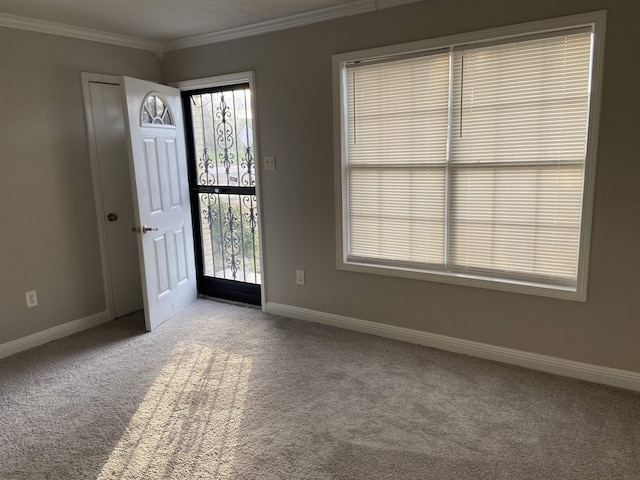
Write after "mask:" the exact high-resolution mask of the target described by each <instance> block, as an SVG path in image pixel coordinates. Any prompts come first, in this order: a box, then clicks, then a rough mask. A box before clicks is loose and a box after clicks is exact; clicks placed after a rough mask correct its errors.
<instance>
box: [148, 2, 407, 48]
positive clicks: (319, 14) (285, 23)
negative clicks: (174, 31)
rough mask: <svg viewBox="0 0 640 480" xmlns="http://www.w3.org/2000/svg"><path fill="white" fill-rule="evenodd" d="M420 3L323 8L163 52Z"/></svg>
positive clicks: (178, 43) (181, 42)
mask: <svg viewBox="0 0 640 480" xmlns="http://www.w3.org/2000/svg"><path fill="white" fill-rule="evenodd" d="M417 1H419V0H357V1H354V2H350V3H346V4H344V5H337V6H335V7H327V8H322V9H319V10H314V11H312V12H306V13H299V14H297V15H290V16H288V17H284V18H278V19H276V20H268V21H266V22H260V23H254V24H252V25H247V26H244V27H236V28H230V29H227V30H222V31H219V32H211V33H203V34H202V35H194V36H190V37H184V38H179V39H177V40H170V41H167V42H164V43H162V44H161V46H160V48H161V50H162V51H163V52H169V51H171V50H179V49H181V48H189V47H197V46H200V45H208V44H210V43H218V42H226V41H229V40H236V39H238V38H245V37H251V36H254V35H261V34H264V33H270V32H277V31H280V30H286V29H288V28H295V27H301V26H304V25H310V24H312V23H319V22H324V21H326V20H334V19H336V18H342V17H348V16H351V15H357V14H359V13H367V12H374V11H376V10H382V9H385V8H391V7H395V6H398V5H403V4H406V3H413V2H417Z"/></svg>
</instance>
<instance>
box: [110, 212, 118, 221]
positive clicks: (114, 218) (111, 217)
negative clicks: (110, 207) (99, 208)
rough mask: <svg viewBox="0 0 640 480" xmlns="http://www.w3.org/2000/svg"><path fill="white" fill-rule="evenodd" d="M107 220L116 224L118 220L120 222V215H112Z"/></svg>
mask: <svg viewBox="0 0 640 480" xmlns="http://www.w3.org/2000/svg"><path fill="white" fill-rule="evenodd" d="M107 220H109V221H110V222H115V221H116V220H118V215H117V214H116V213H110V214H109V215H107Z"/></svg>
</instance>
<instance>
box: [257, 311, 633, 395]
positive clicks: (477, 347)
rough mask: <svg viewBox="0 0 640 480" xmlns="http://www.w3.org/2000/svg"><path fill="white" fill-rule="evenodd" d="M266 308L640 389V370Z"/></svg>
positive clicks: (330, 316) (477, 355) (353, 319)
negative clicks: (593, 363) (633, 370)
mask: <svg viewBox="0 0 640 480" xmlns="http://www.w3.org/2000/svg"><path fill="white" fill-rule="evenodd" d="M265 311H266V312H267V313H270V314H272V315H280V316H283V317H289V318H295V319H298V320H306V321H309V322H314V323H321V324H323V325H331V326H334V327H339V328H344V329H347V330H354V331H356V332H362V333H368V334H371V335H377V336H379V337H386V338H393V339H395V340H401V341H404V342H409V343H416V344H419V345H424V346H427V347H433V348H438V349H440V350H447V351H449V352H455V353H462V354H465V355H471V356H474V357H479V358H485V359H487V360H495V361H498V362H503V363H509V364H512V365H518V366H521V367H526V368H531V369H533V370H541V371H543V372H549V373H554V374H556V375H563V376H565V377H572V378H578V379H580V380H586V381H589V382H595V383H602V384H605V385H611V386H614V387H621V388H627V389H629V390H636V391H640V373H638V372H632V371H628V370H619V369H616V368H609V367H601V366H598V365H591V364H589V363H582V362H574V361H572V360H565V359H562V358H556V357H551V356H548V355H540V354H538V353H530V352H524V351H521V350H515V349H512V348H505V347H497V346H494V345H489V344H486V343H480V342H473V341H470V340H462V339H459V338H454V337H448V336H446V335H438V334H435V333H428V332H422V331H420V330H412V329H409V328H402V327H395V326H393V325H386V324H383V323H375V322H369V321H366V320H359V319H356V318H350V317H344V316H342V315H334V314H331V313H324V312H318V311H315V310H309V309H306V308H299V307H292V306H289V305H282V304H279V303H271V302H268V303H267V304H266V308H265Z"/></svg>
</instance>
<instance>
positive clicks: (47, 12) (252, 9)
mask: <svg viewBox="0 0 640 480" xmlns="http://www.w3.org/2000/svg"><path fill="white" fill-rule="evenodd" d="M411 1H415V0H0V16H2V14H9V15H8V16H9V17H10V16H15V15H17V16H20V17H28V18H29V19H35V20H38V21H46V22H55V23H58V24H65V25H72V26H75V27H82V28H86V29H91V30H97V31H101V32H107V33H109V34H116V35H124V36H128V37H134V38H137V39H144V40H147V41H152V42H156V43H159V44H161V45H162V44H167V43H170V42H174V41H175V40H177V39H181V38H185V37H194V36H202V35H203V34H217V33H219V32H225V31H239V30H242V31H244V32H250V30H251V26H256V27H257V28H256V29H257V30H259V29H260V28H259V27H260V26H261V25H262V26H264V25H267V26H270V25H280V24H287V19H289V20H290V21H289V22H288V24H290V25H291V26H294V25H296V24H303V23H312V22H311V21H304V20H308V19H312V18H315V21H319V20H322V19H326V18H335V17H338V16H345V15H349V14H353V13H359V12H361V11H370V10H376V9H380V8H386V7H390V6H394V5H398V4H403V3H409V2H411ZM5 17H7V15H5ZM11 20H15V19H11ZM18 20H20V21H22V19H18ZM283 21H284V23H283ZM17 28H19V27H17ZM272 29H277V28H272Z"/></svg>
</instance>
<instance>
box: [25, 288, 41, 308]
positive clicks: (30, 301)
mask: <svg viewBox="0 0 640 480" xmlns="http://www.w3.org/2000/svg"><path fill="white" fill-rule="evenodd" d="M24 296H25V297H26V298H27V308H33V307H37V306H38V294H37V293H36V291H35V290H29V291H28V292H24Z"/></svg>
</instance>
